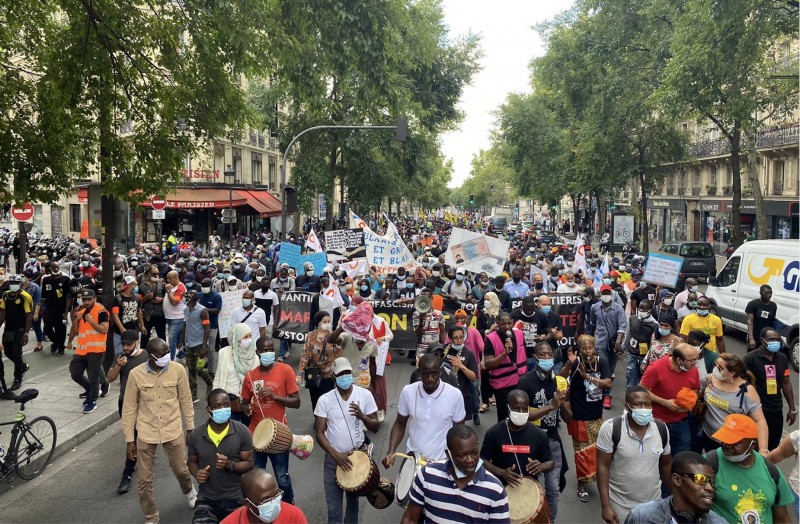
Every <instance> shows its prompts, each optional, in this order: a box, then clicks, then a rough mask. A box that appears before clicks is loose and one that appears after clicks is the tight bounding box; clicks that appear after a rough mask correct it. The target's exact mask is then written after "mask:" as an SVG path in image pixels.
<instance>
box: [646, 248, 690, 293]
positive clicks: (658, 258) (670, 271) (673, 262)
mask: <svg viewBox="0 0 800 524" xmlns="http://www.w3.org/2000/svg"><path fill="white" fill-rule="evenodd" d="M682 267H683V257H679V256H677V255H668V254H666V253H662V252H660V251H651V252H650V254H649V255H648V256H647V264H646V265H645V266H644V275H642V280H644V281H645V282H650V283H651V284H656V285H657V286H664V287H671V288H674V287H675V285H676V284H677V283H678V277H680V274H681V268H682Z"/></svg>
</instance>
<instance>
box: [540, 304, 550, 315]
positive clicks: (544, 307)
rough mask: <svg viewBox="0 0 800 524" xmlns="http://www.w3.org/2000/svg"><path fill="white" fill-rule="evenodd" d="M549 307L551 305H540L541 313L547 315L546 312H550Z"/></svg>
mask: <svg viewBox="0 0 800 524" xmlns="http://www.w3.org/2000/svg"><path fill="white" fill-rule="evenodd" d="M551 309H552V306H542V313H544V314H545V315H547V314H548V313H550V310H551Z"/></svg>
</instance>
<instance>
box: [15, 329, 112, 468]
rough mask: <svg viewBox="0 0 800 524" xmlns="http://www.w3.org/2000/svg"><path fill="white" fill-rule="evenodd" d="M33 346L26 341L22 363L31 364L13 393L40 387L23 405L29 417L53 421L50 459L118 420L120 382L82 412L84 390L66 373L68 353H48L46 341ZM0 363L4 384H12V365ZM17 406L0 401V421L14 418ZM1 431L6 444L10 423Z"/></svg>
mask: <svg viewBox="0 0 800 524" xmlns="http://www.w3.org/2000/svg"><path fill="white" fill-rule="evenodd" d="M31 338H33V337H31ZM34 345H35V340H34V342H33V343H29V344H28V346H27V347H26V348H25V351H24V353H23V358H24V360H25V362H26V363H27V364H28V365H29V366H30V371H28V373H27V374H26V375H25V378H24V380H23V382H22V387H21V388H20V389H18V390H17V391H15V393H17V394H19V393H21V392H23V391H25V390H26V389H37V390H39V396H38V397H37V398H36V399H34V400H33V401H31V402H28V403H27V404H26V406H25V414H26V416H27V418H28V420H32V419H34V418H36V417H38V416H42V415H46V416H48V417H50V418H51V419H53V421H54V422H55V424H56V432H57V438H56V449H55V451H54V452H53V458H52V459H51V461H52V460H55V459H57V458H58V457H60V456H61V455H64V454H65V453H67V452H68V451H70V450H72V449H74V448H76V447H77V446H78V445H79V444H81V443H83V442H85V441H86V440H88V439H89V438H91V437H93V436H94V435H95V434H97V433H99V432H100V431H102V430H103V429H105V428H106V427H108V426H109V425H111V424H115V423H118V421H119V415H118V413H117V400H118V398H119V381H116V382H114V383H113V384H111V389H110V390H109V392H108V396H107V397H106V398H101V399H98V401H97V409H96V410H95V411H94V412H92V413H89V414H88V415H84V413H83V406H82V402H83V401H82V399H80V398H78V395H79V394H80V393H82V392H83V389H82V388H81V387H80V386H79V385H78V384H76V383H75V382H73V381H72V378H71V377H70V374H69V362H70V359H71V355H65V356H63V357H59V356H56V355H53V354H51V353H50V351H49V350H48V348H49V343H47V342H45V349H44V351H41V352H39V353H34V352H33V347H34ZM3 364H4V366H5V375H6V380H7V381H8V382H7V383H8V384H11V381H10V380H9V379H12V380H13V378H12V376H13V366H14V365H13V364H12V363H11V361H9V360H8V359H3ZM19 406H20V405H19V404H17V403H16V402H13V401H11V400H0V422H8V421H13V420H14V417H15V415H16V413H17V410H18V409H19ZM0 431H2V435H0V443H2V444H3V446H8V444H9V442H10V438H11V426H5V427H4V428H2V429H1V430H0Z"/></svg>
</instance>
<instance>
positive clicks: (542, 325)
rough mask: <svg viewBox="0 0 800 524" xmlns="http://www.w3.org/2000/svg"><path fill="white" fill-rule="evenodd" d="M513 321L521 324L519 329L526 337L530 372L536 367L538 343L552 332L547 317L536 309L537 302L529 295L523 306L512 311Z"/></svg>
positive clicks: (526, 352) (526, 351)
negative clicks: (535, 357) (535, 355)
mask: <svg viewBox="0 0 800 524" xmlns="http://www.w3.org/2000/svg"><path fill="white" fill-rule="evenodd" d="M511 319H512V320H513V321H514V322H515V323H516V322H520V323H521V326H518V329H520V330H521V331H522V333H523V334H524V336H525V355H526V356H527V357H528V370H529V371H530V370H531V369H533V368H534V367H535V365H536V364H535V361H534V355H533V350H534V348H535V347H536V343H537V342H539V341H541V340H544V339H545V338H546V337H547V334H548V333H549V332H550V330H549V324H548V323H547V316H545V314H544V313H542V311H541V310H540V309H537V308H536V300H535V299H534V298H533V297H532V296H530V295H528V296H526V297H525V298H523V299H522V304H521V305H520V307H518V308H514V309H513V310H512V311H511Z"/></svg>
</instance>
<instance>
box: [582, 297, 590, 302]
mask: <svg viewBox="0 0 800 524" xmlns="http://www.w3.org/2000/svg"><path fill="white" fill-rule="evenodd" d="M583 301H584V302H586V303H589V302H591V301H592V297H583Z"/></svg>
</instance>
